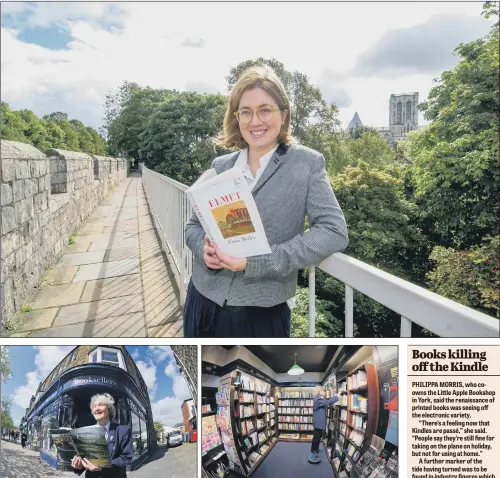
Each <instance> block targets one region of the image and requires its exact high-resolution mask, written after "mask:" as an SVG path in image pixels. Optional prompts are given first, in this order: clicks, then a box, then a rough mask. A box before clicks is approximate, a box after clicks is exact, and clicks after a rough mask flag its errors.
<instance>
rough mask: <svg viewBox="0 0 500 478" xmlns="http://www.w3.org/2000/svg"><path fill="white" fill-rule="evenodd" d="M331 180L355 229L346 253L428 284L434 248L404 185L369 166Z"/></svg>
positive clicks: (363, 166)
mask: <svg viewBox="0 0 500 478" xmlns="http://www.w3.org/2000/svg"><path fill="white" fill-rule="evenodd" d="M331 181H332V186H333V189H334V191H335V194H336V195H337V198H338V200H339V203H340V204H341V205H342V210H343V212H344V214H345V217H346V221H347V224H348V227H349V247H348V249H347V251H346V252H347V253H348V254H349V255H352V256H353V257H356V258H357V259H359V260H362V261H365V262H368V263H369V264H371V265H373V266H375V267H380V268H382V269H385V270H386V271H387V272H390V273H392V274H396V275H398V276H399V277H402V278H405V279H412V280H416V281H418V280H423V276H424V274H425V271H426V270H425V258H426V257H427V255H428V250H429V249H428V244H427V242H426V240H425V238H424V236H423V235H422V233H421V231H420V230H419V228H418V226H417V225H416V217H417V208H416V206H415V204H412V203H411V202H410V201H407V200H406V199H405V198H404V195H403V182H402V181H401V180H400V179H398V178H395V177H392V176H390V175H389V174H387V173H386V172H384V171H380V170H377V169H374V168H370V167H369V166H368V165H367V164H366V163H363V162H360V163H359V165H358V166H356V167H353V166H348V167H346V168H345V169H344V171H343V172H342V173H340V174H337V175H335V176H333V177H332V180H331Z"/></svg>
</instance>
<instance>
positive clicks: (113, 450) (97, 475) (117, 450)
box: [73, 423, 134, 478]
mask: <svg viewBox="0 0 500 478" xmlns="http://www.w3.org/2000/svg"><path fill="white" fill-rule="evenodd" d="M108 453H109V457H110V458H111V463H112V464H113V468H103V469H102V470H101V471H88V470H85V468H84V469H83V470H73V471H74V472H75V473H76V474H78V475H81V474H82V473H83V472H84V471H85V478H126V477H127V465H129V464H130V462H131V461H132V457H133V455H134V447H133V445H132V431H131V430H130V427H129V426H127V425H116V424H114V423H112V424H111V425H110V427H109V433H108Z"/></svg>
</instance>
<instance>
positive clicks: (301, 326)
mask: <svg viewBox="0 0 500 478" xmlns="http://www.w3.org/2000/svg"><path fill="white" fill-rule="evenodd" d="M295 300H296V307H295V308H294V309H293V310H292V337H294V338H299V337H309V297H308V289H304V288H303V287H297V294H296V297H295ZM328 307H329V304H328V302H327V301H325V300H321V299H316V337H342V331H343V325H342V322H341V321H340V320H338V319H337V318H335V317H334V316H333V314H332V313H331V312H330V311H329V310H328Z"/></svg>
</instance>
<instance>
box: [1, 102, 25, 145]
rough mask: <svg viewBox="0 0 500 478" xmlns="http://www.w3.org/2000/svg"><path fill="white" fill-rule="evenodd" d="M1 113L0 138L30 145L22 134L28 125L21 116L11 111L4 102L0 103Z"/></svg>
mask: <svg viewBox="0 0 500 478" xmlns="http://www.w3.org/2000/svg"><path fill="white" fill-rule="evenodd" d="M1 111H2V120H1V123H0V136H1V137H2V139H6V140H9V141H19V142H21V143H29V144H31V141H30V140H29V138H27V137H26V136H25V134H24V132H25V131H26V130H27V129H28V125H27V123H26V121H24V119H23V118H22V116H21V115H20V114H19V113H18V112H17V111H12V110H11V109H10V107H9V105H8V104H7V103H6V102H5V101H2V105H1Z"/></svg>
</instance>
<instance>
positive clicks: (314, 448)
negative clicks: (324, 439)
mask: <svg viewBox="0 0 500 478" xmlns="http://www.w3.org/2000/svg"><path fill="white" fill-rule="evenodd" d="M325 395H326V392H325V389H324V388H323V387H316V391H315V396H314V403H313V427H314V434H313V441H312V445H311V453H309V463H313V464H317V463H319V462H320V461H321V460H320V458H319V443H320V441H321V435H323V432H324V431H325V429H326V409H327V408H328V407H329V406H330V405H334V404H335V403H337V402H338V401H339V396H338V395H337V394H336V393H335V394H334V395H333V397H332V398H325Z"/></svg>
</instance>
